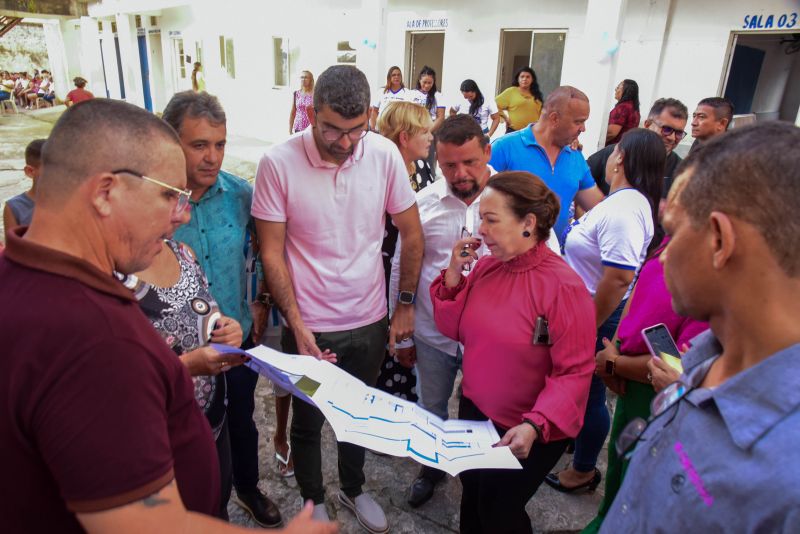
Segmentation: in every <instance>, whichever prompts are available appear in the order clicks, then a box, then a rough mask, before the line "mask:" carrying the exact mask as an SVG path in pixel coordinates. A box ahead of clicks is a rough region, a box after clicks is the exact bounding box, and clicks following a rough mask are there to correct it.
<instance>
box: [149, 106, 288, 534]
mask: <svg viewBox="0 0 800 534" xmlns="http://www.w3.org/2000/svg"><path fill="white" fill-rule="evenodd" d="M163 118H164V120H165V121H167V122H168V123H169V124H170V125H171V126H172V127H173V128H175V130H176V131H177V132H178V136H179V137H180V141H181V147H182V148H183V153H184V156H186V177H187V188H188V189H190V190H191V191H192V198H191V207H192V219H191V221H190V222H189V223H187V224H185V225H183V226H182V227H180V228H179V229H178V230H177V232H175V239H176V240H178V241H180V242H183V243H186V244H187V245H189V246H190V247H191V248H192V249H193V250H194V253H195V256H196V257H197V259H198V261H199V262H200V265H201V266H202V267H203V270H204V271H205V274H206V278H207V279H208V286H209V289H210V290H211V294H212V295H214V298H215V299H216V300H217V302H218V303H219V306H220V309H221V311H222V313H223V314H225V315H227V316H228V317H233V318H234V319H236V320H237V321H239V323H240V324H241V325H242V331H243V332H244V333H245V339H244V344H243V345H242V347H243V348H250V347H252V346H253V341H252V339H253V338H254V336H257V335H260V333H261V331H262V330H263V326H264V324H263V323H264V319H266V317H265V314H263V313H262V314H259V315H261V317H257V318H256V321H255V323H254V321H253V317H252V315H251V313H250V305H249V299H248V298H247V297H248V295H247V293H248V291H247V269H246V264H247V257H248V250H250V249H252V247H253V243H254V242H255V239H254V236H255V234H254V232H253V228H254V225H253V220H252V218H251V217H250V203H251V200H252V197H253V188H252V186H251V185H250V184H249V183H248V182H247V181H245V180H243V179H241V178H238V177H236V176H234V175H232V174H229V173H227V172H225V171H223V170H221V167H222V160H223V158H224V157H225V141H226V136H227V130H226V118H225V112H224V111H223V109H222V106H221V105H220V103H219V101H218V100H217V98H216V97H214V96H212V95H209V94H208V93H205V92H201V93H195V92H193V91H184V92H181V93H177V94H175V95H174V96H173V97H172V99H171V100H170V101H169V103H168V104H167V107H166V108H165V109H164V114H163ZM257 306H258V305H257ZM256 309H260V308H258V307H257V308H256ZM262 311H263V309H262ZM225 375H226V376H225V378H226V382H227V385H228V388H227V394H228V410H227V423H226V425H227V428H228V430H229V432H230V445H229V449H230V450H229V451H224V450H223V448H224V447H222V446H218V449H219V451H220V465H221V468H222V484H223V489H224V490H225V491H224V492H223V498H224V497H225V496H229V495H230V484H231V460H232V478H233V486H234V487H235V488H236V498H235V500H236V502H237V503H238V504H239V505H241V506H242V507H243V508H244V509H245V510H247V511H248V512H249V513H250V515H251V516H252V517H253V519H254V520H255V521H256V523H258V524H259V525H261V526H263V527H276V526H279V525H280V524H281V522H282V520H281V515H280V511H279V510H278V508H277V507H276V506H275V504H274V503H272V501H270V500H269V499H268V498H267V497H266V496H265V495H264V494H263V493H261V491H260V490H259V489H258V430H256V425H255V423H254V422H253V410H254V409H255V403H254V397H253V395H254V392H255V388H256V382H257V381H258V375H257V374H256V373H255V372H254V371H252V370H251V369H249V368H247V367H244V366H240V367H236V368H234V369H231V370H229V371H227V372H226V373H225ZM223 432H225V430H223ZM223 441H225V440H224V439H223ZM226 466H227V472H226Z"/></svg>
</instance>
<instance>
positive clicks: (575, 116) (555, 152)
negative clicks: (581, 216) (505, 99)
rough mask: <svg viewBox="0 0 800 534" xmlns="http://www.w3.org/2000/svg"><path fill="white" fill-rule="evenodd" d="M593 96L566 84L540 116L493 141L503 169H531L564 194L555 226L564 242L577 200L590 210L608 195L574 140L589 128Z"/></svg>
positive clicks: (496, 160)
mask: <svg viewBox="0 0 800 534" xmlns="http://www.w3.org/2000/svg"><path fill="white" fill-rule="evenodd" d="M588 118H589V98H588V97H587V96H586V95H585V94H584V93H583V92H582V91H580V90H578V89H576V88H574V87H570V86H568V85H564V86H562V87H558V88H556V89H555V90H554V91H553V92H552V93H550V94H549V95H547V99H546V100H545V102H544V106H543V107H542V115H541V117H540V119H539V122H536V123H533V124H530V125H528V126H527V127H526V128H523V129H521V130H518V131H516V132H514V133H511V134H508V135H504V136H503V137H501V138H500V139H498V140H497V141H495V142H494V143H493V144H492V159H491V160H490V161H489V164H490V165H491V166H492V167H494V169H495V170H496V171H497V172H502V171H528V172H530V173H533V174H535V175H536V176H538V177H539V178H541V179H542V180H544V183H546V184H547V187H549V188H550V189H552V190H553V192H554V193H555V194H556V195H558V199H559V200H560V201H561V211H560V212H559V214H558V219H557V220H556V224H555V226H554V227H553V228H554V231H555V232H556V236H557V237H558V239H559V241H561V242H562V244H563V233H564V230H566V229H567V225H568V224H569V217H570V204H572V201H573V200H574V201H575V202H576V203H577V204H578V206H580V207H581V208H582V209H583V210H585V211H589V210H590V209H592V208H593V207H594V206H595V204H597V203H598V202H600V201H601V200H602V199H603V193H602V192H601V191H600V189H598V187H597V185H595V182H594V178H592V173H591V172H590V171H589V166H588V165H587V164H586V159H584V157H583V154H581V152H580V151H578V150H573V149H572V148H570V145H571V144H572V143H573V142H574V141H576V140H577V139H578V136H579V135H580V134H581V132H584V131H586V128H585V126H584V125H585V123H586V120H587V119H588Z"/></svg>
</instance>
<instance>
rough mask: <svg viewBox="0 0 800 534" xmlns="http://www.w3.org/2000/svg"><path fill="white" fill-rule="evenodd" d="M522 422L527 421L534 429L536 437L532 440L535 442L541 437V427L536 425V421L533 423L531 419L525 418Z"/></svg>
mask: <svg viewBox="0 0 800 534" xmlns="http://www.w3.org/2000/svg"><path fill="white" fill-rule="evenodd" d="M522 422H523V423H528V424H529V425H531V426H532V427H533V429H534V430H535V431H536V438H535V439H534V440H533V441H534V442H537V441H539V440H541V438H542V427H540V426H539V425H537V424H536V423H534V422H533V421H531V420H530V419H527V418H526V419H523V420H522Z"/></svg>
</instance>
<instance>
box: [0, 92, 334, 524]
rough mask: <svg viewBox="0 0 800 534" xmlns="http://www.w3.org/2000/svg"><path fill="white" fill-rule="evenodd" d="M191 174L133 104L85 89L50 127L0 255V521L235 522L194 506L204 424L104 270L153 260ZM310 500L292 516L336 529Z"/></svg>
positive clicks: (162, 131)
mask: <svg viewBox="0 0 800 534" xmlns="http://www.w3.org/2000/svg"><path fill="white" fill-rule="evenodd" d="M119 169H126V170H125V172H120V171H119ZM38 186H40V187H38ZM185 186H186V163H185V161H184V157H183V152H182V150H181V148H180V144H179V142H178V138H177V136H176V134H175V132H174V131H173V130H172V129H171V128H170V127H169V126H168V125H167V124H166V123H164V122H163V121H161V120H160V119H158V118H156V117H155V116H154V115H152V114H150V113H147V112H145V111H143V110H141V109H139V108H137V107H135V106H132V105H129V104H126V103H122V102H117V101H113V100H106V99H97V100H91V101H88V102H85V103H81V104H77V105H75V106H73V107H72V108H70V109H69V110H68V111H66V112H65V113H64V114H63V115H62V117H61V118H60V119H59V121H58V122H57V123H56V125H55V127H54V128H53V131H52V133H51V135H50V138H49V139H48V142H47V144H46V145H45V148H44V151H43V171H42V175H41V178H40V181H39V183H38V184H37V206H36V211H35V214H34V217H33V221H32V222H31V225H30V227H28V228H18V229H16V231H15V232H16V233H14V234H11V233H9V234H8V235H7V248H6V250H5V252H4V253H3V255H2V256H0V324H2V325H3V326H2V328H1V329H0V346H2V347H3V350H2V359H3V367H4V369H3V372H2V373H0V436H2V439H0V458H2V459H3V463H4V472H3V476H2V477H0V503H2V504H0V524H2V525H3V529H4V531H7V532H83V531H84V529H85V530H86V531H89V532H103V533H104V532H115V533H117V532H122V533H127V532H131V533H137V534H140V533H142V532H184V531H185V532H197V531H201V530H202V531H204V532H205V531H214V532H229V531H230V532H233V531H239V530H242V529H238V528H235V527H232V526H229V525H226V524H225V523H223V522H220V521H217V520H215V519H212V518H210V517H205V516H203V515H201V514H213V513H215V512H216V511H217V507H218V499H219V466H218V463H217V454H216V451H215V447H214V441H213V438H212V436H211V431H210V428H209V426H208V423H207V422H206V419H205V417H204V416H203V414H202V413H201V412H200V410H199V408H198V406H197V403H196V402H195V400H194V390H193V385H192V382H191V380H190V378H189V374H188V372H187V371H186V369H185V367H184V366H183V365H182V364H181V362H180V360H179V359H178V358H176V357H175V355H174V353H173V352H172V351H171V350H170V349H169V348H168V347H167V345H166V344H165V343H164V341H163V340H162V339H161V338H160V337H159V336H158V334H157V333H156V332H155V330H154V329H153V328H152V326H151V325H150V323H149V321H148V320H147V319H146V318H145V316H144V315H143V314H142V312H141V311H140V308H139V306H138V305H137V303H136V300H135V298H134V297H133V295H132V294H131V293H130V291H128V290H126V289H125V288H124V287H123V286H122V285H121V284H120V283H119V282H117V281H116V280H115V279H114V278H113V276H112V271H114V270H117V271H120V272H123V273H132V272H136V271H140V270H142V269H144V268H146V267H147V266H148V265H149V264H150V263H151V262H152V260H153V258H154V257H155V256H156V254H158V252H159V250H160V249H161V240H162V239H164V238H165V237H167V236H169V235H171V234H172V233H173V232H174V230H175V228H176V226H177V224H179V222H180V218H179V216H178V214H179V212H180V211H181V210H180V208H183V207H184V206H185V203H186V201H187V200H188V195H189V194H190V192H188V191H184V188H185ZM179 206H180V208H179ZM197 512H199V513H197ZM310 515H311V508H310V507H307V509H306V510H304V513H303V514H301V517H300V518H298V519H296V520H295V521H294V522H292V524H290V525H289V528H290V529H298V528H307V529H309V530H308V531H311V530H313V531H319V532H323V531H325V532H327V531H331V530H333V529H335V526H333V525H330V524H324V525H323V524H321V523H311V520H310ZM314 529H318V530H314Z"/></svg>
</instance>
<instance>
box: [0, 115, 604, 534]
mask: <svg viewBox="0 0 800 534" xmlns="http://www.w3.org/2000/svg"><path fill="white" fill-rule="evenodd" d="M63 110H64V108H63V106H59V107H56V108H51V109H44V110H36V111H30V112H23V113H21V114H19V115H0V132H2V135H0V202H2V203H3V204H4V203H5V200H6V199H8V198H10V197H11V196H13V195H16V194H18V193H21V192H23V191H25V190H27V188H28V187H29V186H30V182H29V181H28V179H27V178H26V177H25V175H24V173H23V167H24V165H25V162H24V151H25V146H26V145H27V143H28V142H29V141H31V140H32V139H35V138H37V137H46V136H47V134H48V133H49V131H50V129H51V128H52V125H53V124H54V123H55V121H56V120H57V119H58V116H59V115H60V113H61V112H63ZM265 147H266V143H265V142H263V141H260V140H257V139H251V138H243V137H238V136H236V135H233V134H232V133H230V132H229V137H228V145H227V149H226V158H225V163H224V168H225V170H227V171H229V172H232V173H234V174H237V175H239V176H241V177H243V178H245V179H248V180H250V181H252V180H253V178H254V176H255V169H256V165H257V163H258V159H259V158H260V156H261V154H262V153H263V151H264V148H265ZM3 235H4V234H3ZM3 241H5V239H3ZM450 408H451V409H450V413H451V414H455V413H456V401H455V399H451V406H450ZM254 417H255V421H256V425H257V427H258V430H259V433H260V440H259V442H260V447H259V458H260V465H261V468H260V471H261V473H260V474H261V482H260V486H261V488H262V489H263V490H264V491H265V492H266V493H267V494H268V495H269V496H270V498H272V499H273V500H274V501H275V502H276V504H277V505H278V507H279V508H280V509H281V512H282V513H283V516H284V518H285V519H288V518H291V517H292V516H294V515H295V514H296V513H297V510H298V509H299V506H300V493H299V491H298V489H297V483H296V482H295V480H294V479H293V478H290V479H285V478H281V477H280V476H279V474H278V469H277V462H276V461H275V457H274V449H273V447H272V435H273V432H274V430H275V407H274V402H273V397H272V388H271V387H270V385H269V383H268V382H267V381H266V380H265V379H261V380H259V384H258V388H257V390H256V412H255V416H254ZM322 454H323V475H324V477H325V483H326V487H327V507H328V513H329V514H330V516H331V518H332V519H334V520H336V521H338V522H339V524H340V532H342V533H359V532H364V530H363V529H362V528H361V527H360V526H359V525H358V523H357V521H356V520H355V517H354V516H353V514H352V513H351V512H350V511H348V510H346V509H344V508H343V506H341V505H340V504H339V502H338V501H337V500H336V493H337V491H338V475H337V470H336V443H335V438H334V436H333V432H332V431H331V429H330V427H329V426H328V425H326V426H325V427H324V429H323V452H322ZM605 459H606V451H605V450H604V451H603V453H602V455H601V458H600V465H599V467H600V470H601V471H602V472H605ZM568 462H569V456H566V455H565V456H564V457H563V458H562V459H561V461H560V462H559V467H560V466H564V465H567V463H568ZM418 469H419V466H418V464H416V463H415V462H413V461H412V460H409V459H406V458H394V457H388V456H377V455H375V454H372V453H367V459H366V466H365V473H366V478H367V482H366V485H365V488H364V489H365V490H366V491H368V492H370V493H372V495H373V496H374V497H375V499H376V500H377V502H378V503H379V504H380V505H381V506H382V507H383V509H384V511H385V512H386V515H387V516H388V519H389V524H390V526H391V532H394V533H412V532H413V533H418V532H419V533H431V534H438V533H450V532H457V531H458V515H459V500H460V496H461V486H460V484H459V482H458V480H456V479H454V478H450V477H448V478H447V479H446V480H445V481H444V482H443V483H442V484H441V485H440V486H439V487H438V488H437V490H436V493H435V495H434V497H433V498H432V499H431V500H430V501H429V502H428V503H427V504H425V505H423V506H422V507H420V508H417V509H414V508H411V507H410V506H409V505H408V504H407V503H406V490H407V488H408V486H409V484H410V483H411V481H412V480H413V479H414V477H415V476H416V473H417V470H418ZM601 498H602V484H601V486H600V488H598V490H597V491H596V492H595V493H593V494H584V495H574V496H573V495H563V494H560V493H558V492H555V491H553V490H551V489H550V488H549V487H547V486H546V485H544V484H543V485H542V487H541V488H540V489H539V491H538V492H537V494H536V495H535V496H534V497H533V499H531V501H530V502H529V503H528V506H527V511H528V513H529V515H530V517H531V522H532V526H533V530H534V532H536V533H542V532H552V533H561V532H576V531H579V530H580V529H581V528H583V527H584V526H585V525H586V524H587V523H588V522H589V521H590V520H591V518H592V517H593V516H594V514H595V511H596V510H597V507H598V505H599V503H600V500H601ZM228 510H229V513H230V516H231V521H232V522H234V523H237V524H240V525H247V526H252V527H255V526H256V525H255V523H253V522H252V521H251V520H250V518H249V517H248V516H247V514H246V513H245V512H244V511H242V510H241V509H240V508H239V507H238V506H236V505H235V504H232V503H231V504H230V505H229V508H228Z"/></svg>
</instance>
